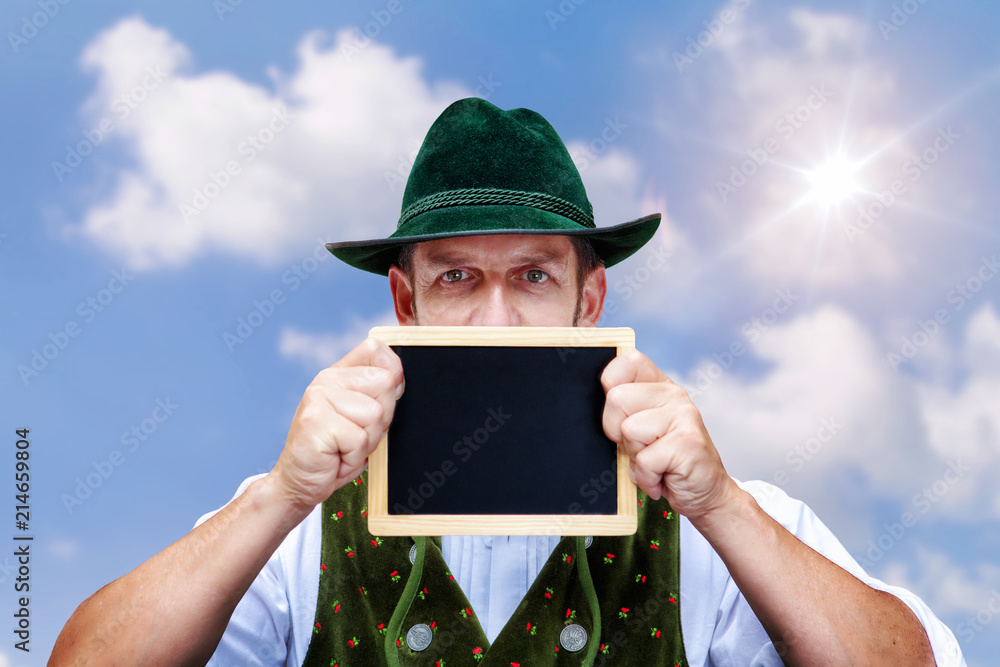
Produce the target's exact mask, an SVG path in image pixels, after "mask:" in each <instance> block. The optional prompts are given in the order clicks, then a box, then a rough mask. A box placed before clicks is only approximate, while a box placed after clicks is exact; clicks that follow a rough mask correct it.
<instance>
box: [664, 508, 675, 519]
mask: <svg viewBox="0 0 1000 667" xmlns="http://www.w3.org/2000/svg"><path fill="white" fill-rule="evenodd" d="M663 518H664V519H673V518H674V513H673V512H671V511H670V510H663Z"/></svg>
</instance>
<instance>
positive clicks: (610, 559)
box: [604, 554, 615, 565]
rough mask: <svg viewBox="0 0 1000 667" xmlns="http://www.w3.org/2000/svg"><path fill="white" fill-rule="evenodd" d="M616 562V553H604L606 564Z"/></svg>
mask: <svg viewBox="0 0 1000 667" xmlns="http://www.w3.org/2000/svg"><path fill="white" fill-rule="evenodd" d="M614 562H615V555H614V554H604V564H605V565H611V564H612V563H614Z"/></svg>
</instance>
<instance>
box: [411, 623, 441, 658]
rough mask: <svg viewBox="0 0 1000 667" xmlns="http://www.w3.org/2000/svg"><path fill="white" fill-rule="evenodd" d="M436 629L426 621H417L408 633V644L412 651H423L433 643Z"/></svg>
mask: <svg viewBox="0 0 1000 667" xmlns="http://www.w3.org/2000/svg"><path fill="white" fill-rule="evenodd" d="M432 639H434V631H433V630H431V626H429V625H427V624H426V623H417V624H416V625H414V626H413V627H412V628H410V630H409V631H408V632H407V633H406V645H407V646H409V647H410V650H411V651H423V650H424V649H426V648H427V647H428V646H430V645H431V640H432Z"/></svg>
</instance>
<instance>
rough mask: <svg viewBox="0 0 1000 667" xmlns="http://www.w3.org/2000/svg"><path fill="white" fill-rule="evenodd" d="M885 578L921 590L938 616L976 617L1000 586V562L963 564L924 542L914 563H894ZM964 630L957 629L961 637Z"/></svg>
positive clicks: (917, 551)
mask: <svg viewBox="0 0 1000 667" xmlns="http://www.w3.org/2000/svg"><path fill="white" fill-rule="evenodd" d="M882 578H883V580H884V581H885V582H886V583H888V584H891V585H894V586H902V587H903V588H907V589H909V590H912V591H917V592H919V594H920V596H921V597H922V598H923V599H924V601H925V602H927V603H928V605H929V606H930V607H931V608H932V609H933V610H934V612H935V613H936V614H938V615H945V614H956V615H962V616H975V615H976V613H977V612H978V611H980V610H981V609H983V608H984V607H985V606H986V604H987V602H988V601H989V599H990V597H991V596H992V595H993V594H994V591H996V589H997V588H1000V565H997V564H996V563H990V562H978V563H975V564H973V565H970V566H969V567H962V566H961V565H958V564H956V563H954V562H953V561H952V560H951V558H949V557H948V555H947V554H945V553H942V552H940V551H936V550H933V549H930V548H927V547H926V546H924V545H920V546H918V547H917V550H916V559H915V561H914V562H911V563H903V562H899V561H896V562H893V563H890V564H888V565H887V566H886V567H885V569H884V570H883V573H882ZM961 629H962V628H961V627H956V628H955V631H956V635H958V637H959V639H962V638H963V637H962V634H961Z"/></svg>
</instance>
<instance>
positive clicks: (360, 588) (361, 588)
mask: <svg viewBox="0 0 1000 667" xmlns="http://www.w3.org/2000/svg"><path fill="white" fill-rule="evenodd" d="M358 590H359V591H361V594H362V595H368V591H366V590H365V587H364V586H358Z"/></svg>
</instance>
